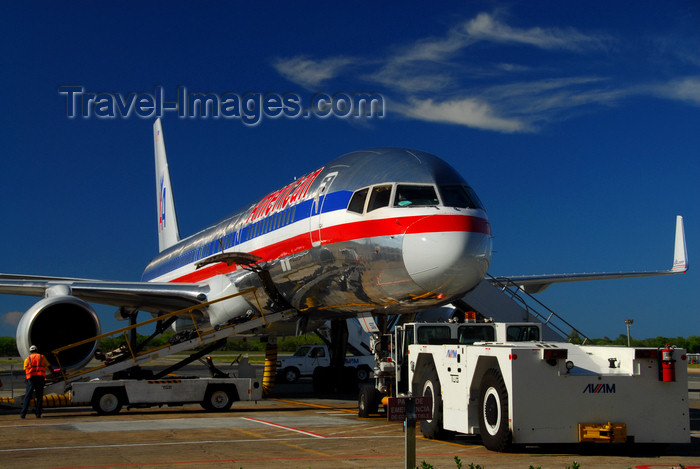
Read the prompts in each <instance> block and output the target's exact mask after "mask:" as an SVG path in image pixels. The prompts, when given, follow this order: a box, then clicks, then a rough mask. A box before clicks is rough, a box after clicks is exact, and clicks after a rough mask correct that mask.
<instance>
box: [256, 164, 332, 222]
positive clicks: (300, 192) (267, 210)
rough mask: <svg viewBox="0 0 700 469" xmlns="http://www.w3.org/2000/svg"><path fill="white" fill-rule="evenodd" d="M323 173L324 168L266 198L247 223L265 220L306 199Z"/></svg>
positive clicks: (257, 206)
mask: <svg viewBox="0 0 700 469" xmlns="http://www.w3.org/2000/svg"><path fill="white" fill-rule="evenodd" d="M321 171H323V168H321V169H318V170H316V171H314V172H313V173H311V174H308V175H306V176H304V177H302V178H300V179H297V180H296V181H294V182H293V183H291V184H289V185H287V186H285V187H283V188H282V189H280V190H278V191H275V192H273V193H271V194H269V195H267V196H266V197H264V198H263V199H262V200H261V201H260V202H258V203H257V205H256V206H255V207H253V210H252V211H251V212H250V215H248V218H247V219H246V223H251V222H254V221H256V220H259V219H261V218H264V217H266V216H268V215H269V214H271V213H273V212H279V211H281V210H284V209H285V208H287V207H289V206H291V205H294V204H295V203H296V202H299V201H301V200H303V199H304V198H306V196H307V195H308V193H309V188H310V187H311V184H313V182H314V180H316V178H317V177H318V175H319V174H321Z"/></svg>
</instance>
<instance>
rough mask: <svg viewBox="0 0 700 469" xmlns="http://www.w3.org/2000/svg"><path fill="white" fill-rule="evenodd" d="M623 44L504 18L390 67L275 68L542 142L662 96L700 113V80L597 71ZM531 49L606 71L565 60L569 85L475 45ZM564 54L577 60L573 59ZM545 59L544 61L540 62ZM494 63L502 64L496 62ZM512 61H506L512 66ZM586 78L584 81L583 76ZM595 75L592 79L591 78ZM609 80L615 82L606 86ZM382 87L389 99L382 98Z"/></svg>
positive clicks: (303, 61)
mask: <svg viewBox="0 0 700 469" xmlns="http://www.w3.org/2000/svg"><path fill="white" fill-rule="evenodd" d="M613 41H614V38H611V37H609V36H605V35H602V34H598V33H592V34H588V33H585V32H581V31H579V30H576V29H573V28H553V27H549V28H545V27H530V28H518V27H514V26H511V25H509V24H507V23H506V22H504V21H503V19H502V17H501V16H500V15H496V14H492V13H480V14H478V15H476V16H475V17H472V18H469V19H467V20H465V21H462V22H460V23H459V24H457V25H456V26H454V27H452V28H450V29H449V30H447V31H446V32H445V33H444V34H442V35H437V36H433V37H426V38H421V39H418V40H415V41H413V42H412V43H408V44H403V45H401V44H399V45H394V46H393V47H392V48H391V49H390V50H389V52H387V53H386V54H385V56H383V57H378V56H375V57H364V58H361V57H354V58H348V57H342V56H337V57H331V58H327V59H322V60H312V59H310V58H309V57H307V56H297V57H292V58H289V59H278V60H276V61H275V63H274V66H275V68H276V69H277V71H278V72H279V73H280V74H281V75H283V76H285V77H286V78H288V79H289V80H291V81H293V82H295V83H298V84H301V85H302V86H304V87H306V88H308V89H312V88H313V87H318V86H319V85H321V84H324V83H326V82H327V81H330V80H332V79H334V78H336V77H338V76H339V75H340V74H341V73H348V72H352V75H353V76H355V77H358V78H359V79H360V80H363V81H364V82H365V84H369V86H371V87H372V89H373V91H380V90H381V89H382V88H383V89H386V90H389V92H388V93H387V92H384V95H385V96H386V97H387V99H388V103H389V107H390V111H391V112H396V113H397V114H401V115H403V116H406V117H409V118H412V119H419V120H424V121H430V122H444V123H449V124H454V125H463V126H466V127H470V128H476V129H484V130H492V131H498V132H507V133H512V132H533V131H535V130H536V129H537V127H539V126H540V125H541V124H543V123H546V122H552V121H557V120H564V119H567V118H571V117H573V116H575V115H580V113H581V112H590V111H591V110H594V109H595V106H613V105H617V104H619V103H620V102H621V101H622V100H623V99H625V98H629V97H632V96H642V95H646V96H656V97H660V98H665V99H674V100H680V101H685V102H688V103H691V104H694V105H700V76H694V77H688V78H683V79H678V80H674V81H670V82H668V83H666V84H664V85H643V84H639V83H636V84H635V83H630V82H629V80H623V81H620V80H619V75H616V74H617V73H619V72H618V71H617V70H616V69H615V67H611V68H610V69H607V68H604V69H603V71H602V72H600V71H599V69H597V68H595V69H594V70H595V71H594V72H592V74H591V72H590V70H591V69H592V67H595V66H596V65H597V64H600V63H609V62H610V60H609V59H610V57H607V53H608V52H614V51H615V48H608V46H609V45H611V44H613ZM479 43H483V44H487V45H489V44H492V43H493V44H500V45H516V46H526V47H532V48H536V49H540V50H542V51H544V52H550V51H558V54H557V57H556V58H557V59H560V58H563V59H567V58H568V59H570V58H572V56H573V54H579V53H582V52H601V51H603V52H605V54H606V56H605V57H603V59H604V60H605V62H600V61H597V60H594V59H595V57H594V58H593V59H592V60H589V61H587V62H582V61H575V62H572V61H571V60H566V61H565V62H564V66H565V67H570V66H571V64H572V63H579V62H580V63H582V66H581V67H576V68H575V70H576V71H575V72H573V74H574V76H564V77H562V76H561V69H560V66H559V62H558V61H550V62H547V61H546V58H545V61H541V62H537V63H536V65H533V62H528V61H527V60H528V59H527V57H525V58H523V59H522V61H523V62H522V63H519V61H520V60H521V54H518V55H515V56H513V55H501V54H500V49H502V47H501V48H493V49H494V50H495V51H497V52H499V53H496V54H494V55H493V56H491V55H485V54H483V53H480V52H483V51H484V50H483V48H482V50H480V51H477V52H476V53H475V54H473V56H474V57H473V60H470V56H471V54H470V50H471V48H473V47H475V45H476V44H479ZM564 54H568V56H569V57H566V56H565V55H564ZM541 55H542V54H540V55H538V57H540V56H541ZM491 57H493V60H490V58H491ZM504 57H507V58H506V59H505V61H504V60H503V59H504ZM576 73H581V74H583V75H584V76H576ZM586 74H591V75H592V76H590V75H589V76H586ZM603 74H607V75H609V76H602V75H603ZM375 87H379V88H380V90H376V89H374V88H375Z"/></svg>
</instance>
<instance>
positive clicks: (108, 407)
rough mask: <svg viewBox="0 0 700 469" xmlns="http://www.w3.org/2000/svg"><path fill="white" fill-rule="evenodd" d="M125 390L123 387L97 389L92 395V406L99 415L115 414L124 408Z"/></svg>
mask: <svg viewBox="0 0 700 469" xmlns="http://www.w3.org/2000/svg"><path fill="white" fill-rule="evenodd" d="M123 395H124V390H123V389H121V388H101V389H97V390H96V391H95V393H94V394H93V396H92V402H91V404H92V408H93V409H95V412H97V413H98V414H99V415H114V414H118V413H119V411H120V410H122V405H124V397H123Z"/></svg>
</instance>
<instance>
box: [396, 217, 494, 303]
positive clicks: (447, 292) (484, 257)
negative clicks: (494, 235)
mask: <svg viewBox="0 0 700 469" xmlns="http://www.w3.org/2000/svg"><path fill="white" fill-rule="evenodd" d="M437 217H438V216H434V217H433V216H431V217H426V218H423V219H421V220H419V221H417V222H415V223H414V224H412V225H411V226H409V227H408V229H407V230H406V233H405V234H404V239H403V261H404V266H405V267H406V270H407V271H408V273H409V275H410V276H411V278H412V279H413V281H414V282H415V283H416V284H417V285H418V286H420V287H421V288H423V289H425V290H426V291H427V292H432V293H435V294H438V295H439V294H442V295H444V296H446V297H453V296H456V295H463V294H464V293H466V292H468V291H469V290H471V289H472V288H474V287H475V286H476V285H478V284H479V282H480V281H481V280H482V279H483V278H484V276H485V275H486V272H487V271H488V268H489V263H490V261H491V234H490V229H489V225H488V221H486V220H484V219H482V218H478V219H476V221H475V220H474V218H475V217H467V216H455V217H450V220H449V224H448V226H443V225H444V221H445V217H444V216H442V217H441V218H437ZM475 223H476V226H475ZM436 227H440V231H435V230H436Z"/></svg>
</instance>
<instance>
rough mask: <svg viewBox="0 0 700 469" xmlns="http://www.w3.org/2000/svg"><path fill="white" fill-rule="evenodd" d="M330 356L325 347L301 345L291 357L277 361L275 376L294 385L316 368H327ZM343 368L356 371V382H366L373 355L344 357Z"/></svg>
mask: <svg viewBox="0 0 700 469" xmlns="http://www.w3.org/2000/svg"><path fill="white" fill-rule="evenodd" d="M329 365H330V355H329V353H328V347H326V346H325V345H302V346H301V347H299V348H298V349H297V351H296V352H294V355H292V356H291V357H280V358H279V359H278V360H277V375H278V376H280V377H281V378H282V380H283V381H286V382H287V383H295V382H296V381H297V380H298V379H299V377H300V376H311V375H313V374H314V369H316V367H317V366H329ZM345 366H347V367H352V368H355V369H356V373H357V380H358V381H367V380H368V379H369V378H370V376H371V374H372V370H373V369H374V355H356V356H350V355H349V356H347V357H345Z"/></svg>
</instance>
